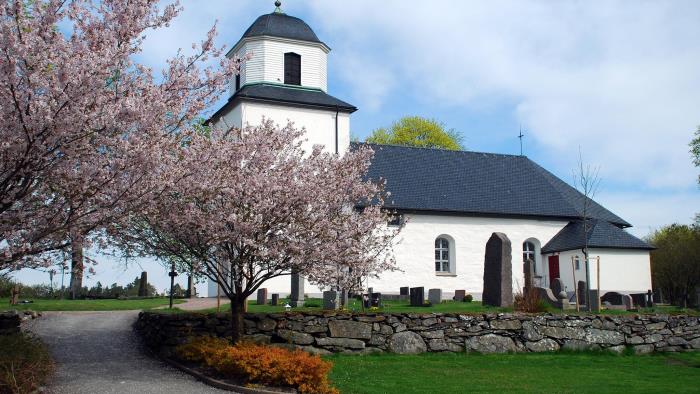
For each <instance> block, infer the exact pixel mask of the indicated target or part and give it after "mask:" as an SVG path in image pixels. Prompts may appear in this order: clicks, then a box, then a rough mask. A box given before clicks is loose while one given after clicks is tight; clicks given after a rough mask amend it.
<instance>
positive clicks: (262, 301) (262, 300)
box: [257, 288, 267, 305]
mask: <svg viewBox="0 0 700 394" xmlns="http://www.w3.org/2000/svg"><path fill="white" fill-rule="evenodd" d="M257 304H258V305H267V289H266V288H262V289H258V300H257Z"/></svg>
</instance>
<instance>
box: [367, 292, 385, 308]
mask: <svg viewBox="0 0 700 394" xmlns="http://www.w3.org/2000/svg"><path fill="white" fill-rule="evenodd" d="M369 296H370V301H371V302H370V306H373V307H375V308H381V307H382V306H383V305H382V293H370V295H369Z"/></svg>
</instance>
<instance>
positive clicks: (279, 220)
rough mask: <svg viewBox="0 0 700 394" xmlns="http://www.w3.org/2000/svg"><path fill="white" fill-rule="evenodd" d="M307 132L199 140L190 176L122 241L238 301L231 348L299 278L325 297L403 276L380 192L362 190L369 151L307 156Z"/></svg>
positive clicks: (189, 160)
mask: <svg viewBox="0 0 700 394" xmlns="http://www.w3.org/2000/svg"><path fill="white" fill-rule="evenodd" d="M302 138H303V131H299V130H295V129H294V128H293V126H292V125H291V124H290V125H287V126H286V127H283V128H279V127H276V126H275V125H274V124H273V123H272V122H271V121H269V120H268V121H263V123H262V124H261V125H260V126H258V127H247V128H245V129H244V130H242V131H237V130H228V131H218V130H212V131H211V134H210V135H202V134H201V133H200V134H195V135H192V136H191V138H190V139H189V140H188V144H186V145H184V146H183V148H182V151H181V152H178V153H177V155H182V156H184V157H186V160H185V163H179V164H178V168H177V169H173V170H172V172H173V173H179V174H182V173H186V174H188V175H187V176H188V181H187V182H181V183H178V184H177V186H176V187H175V188H174V189H173V190H171V191H170V192H169V193H167V195H164V196H162V197H161V198H160V199H159V200H157V201H154V204H153V205H152V206H151V207H149V208H148V209H147V210H146V213H145V214H144V215H139V216H134V218H133V220H132V221H131V222H130V223H129V225H128V226H125V227H123V228H121V229H115V233H114V234H113V235H115V237H116V238H117V239H119V240H120V242H121V246H122V247H123V248H124V249H125V250H126V251H127V254H130V255H152V256H156V257H158V258H160V259H163V260H166V261H169V262H174V263H176V264H177V265H178V266H179V268H180V270H181V271H190V270H194V271H195V272H196V273H199V274H200V275H203V276H206V277H207V278H209V279H211V280H213V281H215V282H216V283H218V285H219V286H220V287H221V289H222V291H223V293H224V294H225V295H226V296H227V297H228V298H229V299H230V300H231V312H232V331H233V335H232V340H233V341H234V342H235V341H237V340H238V339H239V338H240V336H241V335H242V334H243V330H244V325H243V313H244V312H245V309H246V299H247V298H248V297H249V296H251V295H252V294H254V292H255V291H256V290H257V289H258V287H260V285H261V284H262V283H263V282H265V281H266V280H268V279H271V278H274V277H277V276H280V275H288V274H289V273H290V272H291V271H292V270H294V271H295V272H299V273H301V274H303V275H304V276H305V277H306V278H307V279H308V280H309V281H310V282H311V283H315V284H318V285H319V286H321V287H323V288H336V289H339V288H344V289H353V288H355V287H356V286H357V284H358V282H359V280H358V279H359V278H367V277H376V276H377V275H378V274H379V273H381V272H383V271H385V270H393V269H396V266H395V262H394V258H393V253H392V241H393V238H394V237H395V235H396V233H397V230H395V229H393V228H389V227H388V226H387V225H386V223H387V220H388V219H389V215H390V213H389V212H385V211H383V210H382V208H381V207H382V202H383V195H384V192H383V185H382V184H381V183H373V182H371V181H368V180H363V176H364V175H365V174H366V171H367V168H368V165H369V160H370V159H371V157H372V151H371V149H369V148H365V147H361V148H358V149H356V150H353V151H351V152H348V153H346V154H345V155H344V156H341V157H338V156H337V155H334V154H330V153H324V152H323V151H322V149H321V147H320V146H315V147H314V148H313V150H312V151H310V152H304V151H303V150H302V149H301V141H302Z"/></svg>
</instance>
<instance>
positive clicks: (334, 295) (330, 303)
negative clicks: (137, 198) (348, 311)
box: [323, 290, 340, 310]
mask: <svg viewBox="0 0 700 394" xmlns="http://www.w3.org/2000/svg"><path fill="white" fill-rule="evenodd" d="M338 308H340V294H339V293H338V292H337V291H335V290H327V291H324V292H323V309H328V310H336V309H338Z"/></svg>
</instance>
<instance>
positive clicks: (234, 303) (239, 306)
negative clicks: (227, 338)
mask: <svg viewBox="0 0 700 394" xmlns="http://www.w3.org/2000/svg"><path fill="white" fill-rule="evenodd" d="M245 310H246V298H245V297H240V296H237V297H234V298H231V343H233V344H234V345H235V344H236V343H238V341H239V340H240V339H241V338H242V337H243V335H244V334H245V321H244V319H243V316H244V314H245Z"/></svg>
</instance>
